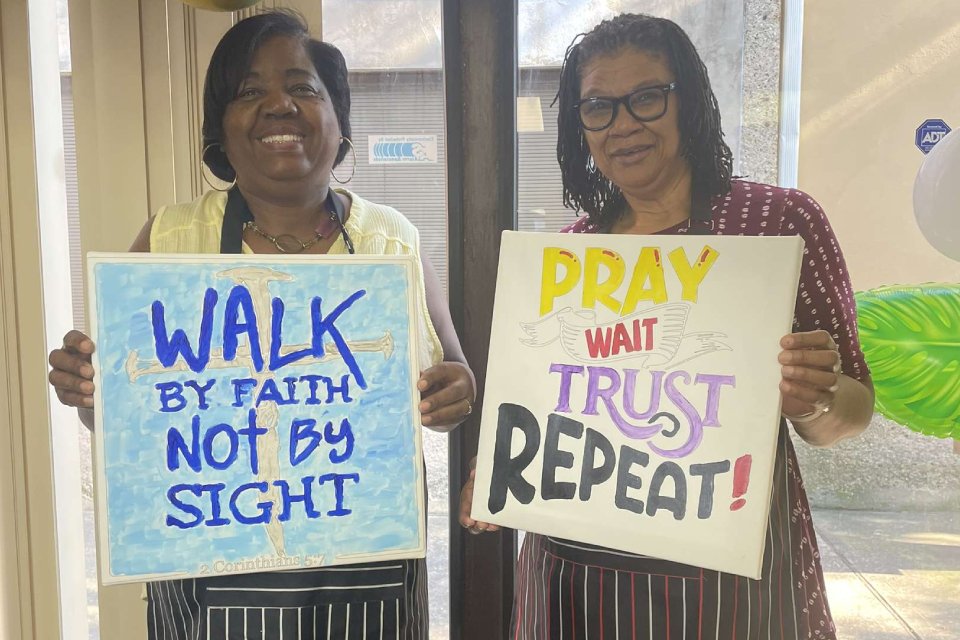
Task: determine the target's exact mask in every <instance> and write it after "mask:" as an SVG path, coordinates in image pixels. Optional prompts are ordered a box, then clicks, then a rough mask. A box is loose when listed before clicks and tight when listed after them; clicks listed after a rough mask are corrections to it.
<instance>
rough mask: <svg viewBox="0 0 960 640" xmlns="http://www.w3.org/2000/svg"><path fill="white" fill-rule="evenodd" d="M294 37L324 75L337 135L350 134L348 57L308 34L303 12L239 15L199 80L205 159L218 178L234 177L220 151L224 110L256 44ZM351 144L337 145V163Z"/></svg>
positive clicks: (322, 76)
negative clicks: (245, 16)
mask: <svg viewBox="0 0 960 640" xmlns="http://www.w3.org/2000/svg"><path fill="white" fill-rule="evenodd" d="M278 36H283V37H288V38H296V39H298V40H300V41H301V42H302V43H303V46H304V48H305V49H306V51H307V55H309V56H310V59H311V60H312V61H313V66H314V67H315V68H316V70H317V75H319V76H320V79H321V80H322V81H323V84H324V86H325V87H326V88H327V92H328V93H329V94H330V100H331V102H332V103H333V110H334V112H335V113H336V114H337V122H339V123H340V135H342V136H343V137H345V138H349V137H350V133H351V132H350V85H349V84H348V82H347V63H346V61H345V60H344V59H343V54H342V53H340V50H339V49H337V48H336V47H335V46H333V45H332V44H330V43H327V42H322V41H320V40H317V39H315V38H313V37H311V36H310V31H309V28H308V27H307V23H306V21H305V20H304V19H303V17H302V16H301V15H300V14H298V13H296V12H294V11H290V10H288V9H272V10H269V11H264V12H263V13H259V14H257V15H255V16H251V17H249V18H246V19H244V20H241V21H240V22H238V23H237V24H235V25H233V26H232V27H230V29H229V30H228V31H227V32H226V33H225V34H224V35H223V37H222V38H221V39H220V42H219V43H218V44H217V48H216V49H215V50H214V52H213V56H211V58H210V66H209V67H207V78H206V81H205V82H204V86H203V158H202V160H203V162H205V163H206V164H207V166H208V167H210V171H212V172H213V174H214V175H215V176H217V177H218V178H220V179H221V180H226V181H227V182H230V181H232V180H233V179H234V178H235V177H236V173H235V172H234V170H233V167H231V166H230V161H229V160H227V156H226V154H225V153H224V152H223V147H222V146H221V145H222V144H223V116H224V114H225V113H226V111H227V105H229V104H230V103H231V102H233V100H234V99H235V98H236V97H237V93H238V92H239V91H240V88H241V85H242V84H243V81H244V79H245V78H246V77H247V74H248V73H249V72H250V65H251V64H252V63H253V57H254V55H255V54H256V52H257V49H258V48H259V47H260V45H262V44H263V43H264V42H266V41H267V40H269V39H270V38H275V37H278ZM348 148H349V144H348V143H346V142H344V143H342V144H341V145H340V149H338V151H337V157H336V159H335V160H334V163H333V166H334V167H336V166H337V165H339V164H340V162H341V161H342V160H343V158H344V156H345V155H346V154H347V150H348Z"/></svg>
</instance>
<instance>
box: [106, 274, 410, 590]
mask: <svg viewBox="0 0 960 640" xmlns="http://www.w3.org/2000/svg"><path fill="white" fill-rule="evenodd" d="M244 266H256V267H261V268H262V265H244V264H242V263H238V264H237V265H230V266H225V265H223V264H207V263H193V264H172V263H167V264H117V263H109V262H102V263H100V264H98V265H97V266H96V267H95V278H96V286H97V291H98V301H97V305H98V308H97V314H98V318H97V323H98V332H97V333H98V335H97V340H98V344H97V350H98V357H99V363H100V365H99V366H100V370H99V371H100V376H101V377H100V383H99V385H100V386H99V390H100V392H101V393H102V394H103V399H104V400H103V404H104V407H105V410H104V412H103V416H102V420H103V433H102V437H103V439H104V440H103V447H104V451H103V454H104V460H105V475H106V480H107V504H106V508H107V509H108V516H109V526H108V529H109V531H108V536H109V544H110V560H111V574H112V575H115V576H121V575H122V576H130V575H138V574H156V573H168V572H179V571H189V572H191V573H194V572H199V573H200V574H205V573H214V572H221V571H224V570H230V569H231V568H238V567H232V566H231V565H228V564H226V563H227V562H236V561H239V560H244V561H246V562H247V565H246V566H247V569H248V570H249V568H250V564H249V563H250V562H261V564H262V568H270V567H271V566H278V565H272V564H270V563H271V562H274V561H275V560H276V558H278V557H288V558H300V560H299V561H300V562H302V563H309V564H316V563H319V562H320V561H321V559H323V560H322V562H323V563H324V564H329V563H330V562H332V561H333V556H334V554H335V553H336V555H350V554H356V553H370V552H380V551H390V550H397V549H411V548H416V547H417V546H418V544H419V538H418V521H419V518H420V515H419V511H418V504H417V500H416V495H417V491H418V490H419V487H418V486H417V471H418V470H417V464H418V463H417V462H416V461H415V451H416V441H415V439H414V435H415V433H416V432H415V429H416V428H419V427H418V426H416V427H415V425H413V424H412V422H413V420H412V417H411V408H410V407H411V402H412V399H411V384H412V381H411V370H410V360H409V359H410V357H412V356H411V355H410V354H411V351H412V345H410V344H408V322H410V319H409V318H408V316H407V308H408V307H407V299H406V291H407V287H408V283H407V278H406V271H405V268H404V267H403V266H402V265H396V264H393V265H391V264H371V265H344V264H341V265H338V264H322V265H318V264H309V265H303V264H284V265H283V266H282V267H279V266H277V265H276V264H275V263H274V265H273V266H274V268H275V269H277V270H279V271H282V272H283V273H285V274H288V275H289V276H290V277H289V278H288V279H287V280H274V281H272V282H270V283H269V284H268V285H267V286H268V287H269V295H270V297H271V298H273V297H277V298H279V299H281V300H282V301H283V304H284V307H285V308H284V312H283V322H282V325H281V326H282V342H283V344H284V345H285V347H286V348H285V349H284V350H280V351H279V352H278V354H277V355H280V356H283V355H286V356H288V357H292V356H290V351H293V350H295V349H293V348H291V347H292V346H293V347H296V348H297V349H310V348H311V346H312V330H313V324H314V323H313V321H312V320H311V301H312V300H313V299H314V298H315V297H316V296H319V297H320V298H321V300H320V304H319V310H320V317H325V315H326V314H330V313H331V312H332V311H333V310H334V308H335V307H336V306H337V305H339V304H340V303H341V302H342V301H344V300H346V299H348V298H349V297H350V296H352V295H355V294H357V292H358V291H359V290H361V289H362V290H364V291H365V293H364V294H362V295H361V297H359V298H358V299H357V300H356V301H355V302H354V303H353V304H352V306H350V307H349V308H347V309H346V310H345V311H343V313H342V314H341V315H340V316H339V317H337V318H336V319H335V321H334V322H333V326H334V327H335V329H336V330H337V331H339V333H340V334H341V335H342V337H343V339H344V340H346V341H347V343H348V344H353V345H357V348H353V349H352V353H353V356H354V358H355V361H356V367H357V368H358V369H359V372H361V373H362V377H363V379H364V380H365V383H366V386H367V388H366V389H362V388H361V387H360V384H359V382H358V380H357V376H356V375H355V374H356V371H351V369H350V368H349V367H348V364H347V363H346V362H345V359H344V358H342V357H337V356H336V355H333V356H332V357H329V356H328V357H327V359H326V360H325V361H322V362H319V363H317V362H316V361H315V359H314V358H312V356H307V357H306V358H305V359H301V360H299V361H297V362H293V363H290V364H286V365H283V366H280V367H279V368H277V369H276V370H275V371H273V372H272V373H271V372H269V371H267V369H268V368H269V360H270V355H269V354H270V349H269V345H265V349H264V350H263V359H264V365H263V369H264V372H263V373H261V375H260V376H259V377H257V376H251V374H252V373H255V372H254V371H251V369H250V367H251V365H250V364H249V358H248V364H247V365H246V366H245V367H244V366H232V367H228V368H215V366H214V365H215V363H216V362H218V361H220V360H222V356H223V355H224V354H223V353H222V351H221V348H222V347H223V339H224V307H225V306H226V301H227V299H228V297H229V296H230V295H231V290H232V289H233V288H234V287H235V286H237V283H236V282H235V281H234V280H232V279H231V278H229V277H218V276H217V274H218V273H220V272H223V271H225V270H227V269H233V268H236V267H244ZM208 287H210V288H213V289H215V290H216V298H217V302H216V305H215V306H213V310H214V311H213V314H212V318H213V322H212V332H211V354H210V361H209V363H208V365H207V366H206V368H205V369H204V370H203V371H200V372H198V373H195V372H193V371H189V370H187V371H170V370H162V369H163V365H160V364H158V363H157V354H156V349H155V335H154V332H155V316H154V315H153V314H154V313H155V310H154V309H153V307H152V305H153V303H154V302H155V301H161V303H162V304H163V317H164V320H165V325H166V334H168V335H169V334H172V333H173V332H174V331H175V330H176V329H182V330H183V331H184V333H185V335H186V337H187V338H188V342H189V344H190V346H191V347H192V350H193V351H194V353H196V352H197V349H198V346H197V341H198V334H199V333H200V327H201V323H202V320H201V315H202V314H201V309H202V307H203V304H204V295H205V291H206V290H207V288H208ZM248 288H249V289H250V290H255V287H254V286H252V285H251V286H249V287H248ZM253 298H256V295H255V294H254V295H253ZM237 299H239V297H238V298H237ZM210 300H212V298H211V299H210ZM210 300H208V303H209V302H210ZM243 311H244V307H243V306H242V305H241V307H240V311H239V312H238V314H235V315H236V317H235V318H234V324H233V325H231V326H232V327H233V329H232V330H231V331H230V333H232V334H234V335H239V340H238V342H239V350H240V351H241V352H242V349H243V348H244V347H245V346H246V345H247V336H248V332H246V331H243V330H242V325H243V324H244V322H249V321H250V320H251V319H250V318H247V314H245V313H244V312H243ZM273 313H275V311H274V312H272V313H266V314H265V313H264V312H263V309H262V308H260V309H258V312H257V316H256V317H257V328H258V331H259V332H260V333H261V334H267V335H268V336H269V334H270V333H271V329H270V327H271V324H270V321H269V319H267V318H263V317H261V316H262V315H272V314H273ZM238 327H240V328H241V329H238ZM388 333H389V338H392V342H393V345H392V354H390V355H389V357H388V355H387V353H386V352H385V351H387V350H389V349H386V348H385V344H386V342H385V341H384V338H385V337H386V336H387V334H388ZM322 337H323V340H324V343H325V345H326V346H327V348H328V349H329V348H330V345H332V344H333V341H332V340H331V334H327V335H325V336H322ZM378 341H379V342H378ZM262 342H263V341H262ZM265 342H269V340H266V341H265ZM133 351H136V352H137V356H136V359H137V361H136V363H135V364H131V363H128V359H130V358H131V352H133ZM241 355H242V353H241ZM180 361H182V358H180V357H178V362H180ZM128 368H130V369H131V370H134V371H137V372H138V373H136V374H134V376H135V377H134V379H133V380H132V381H131V375H130V374H129V373H128ZM158 369H161V371H157V370H158ZM311 376H312V377H311ZM245 378H255V383H254V382H249V381H243V379H245ZM267 378H272V379H273V380H274V383H275V385H276V386H275V387H270V386H269V385H270V383H269V382H266V381H265V380H266V379H267ZM327 379H329V380H330V382H327V381H326V380H327ZM211 380H212V381H213V382H212V383H211V382H210V381H211ZM238 381H239V382H238ZM344 381H346V389H344V388H343V387H344V384H343V383H344ZM174 383H178V384H174ZM191 384H192V385H193V386H194V387H196V388H199V389H203V388H204V387H208V390H207V391H206V392H205V393H204V396H205V398H204V405H205V407H206V408H204V406H201V403H200V401H199V395H198V392H197V391H195V390H194V389H193V388H191V387H190V386H189V385H191ZM254 384H255V385H256V386H254ZM158 385H159V386H158ZM178 387H180V388H181V390H182V393H180V394H179V395H178V393H177V389H178ZM161 388H162V389H164V391H163V393H161ZM261 390H263V391H264V393H266V396H265V398H264V401H263V402H262V403H261V404H260V405H259V406H258V407H257V412H258V413H259V414H261V415H260V417H259V422H258V418H257V417H256V416H255V417H254V418H253V426H254V427H255V428H258V429H268V433H267V434H263V433H257V432H255V431H251V430H250V429H249V426H250V420H251V418H250V410H251V408H252V407H253V406H254V405H255V403H256V401H257V397H258V393H259V392H260V391H261ZM161 396H163V397H161ZM237 404H239V405H240V406H236V405H237ZM178 408H179V410H176V409H178ZM344 419H346V420H347V422H348V423H349V427H347V426H345V424H344V422H343V421H344ZM309 420H314V421H316V428H315V430H313V431H311V429H310V428H309V423H308V422H307V421H309ZM274 421H275V423H276V428H275V429H276V438H275V444H276V447H277V452H276V453H272V452H271V451H270V444H269V443H270V441H271V440H272V439H273V436H272V434H270V433H269V427H270V425H271V424H272V422H274ZM298 421H299V425H300V426H299V427H297V429H296V431H297V432H298V433H299V436H300V437H299V438H298V439H294V438H292V434H293V433H294V431H295V429H294V426H295V423H297V422H298ZM195 422H196V425H197V427H198V433H199V438H197V439H196V441H194V438H193V435H194V433H193V429H194V423H195ZM328 422H329V423H330V427H328V428H327V432H326V433H325V434H324V427H325V426H326V424H327V423H328ZM218 425H219V426H218ZM245 427H247V433H246V434H244V433H242V430H243V429H244V428H245ZM171 429H175V430H176V431H175V433H174V436H173V438H171ZM348 432H349V433H350V434H352V436H353V442H352V443H351V442H350V438H349V437H347V434H348ZM204 438H208V440H209V444H210V446H209V447H208V453H209V457H207V456H205V455H204V454H203V440H204ZM291 440H294V441H295V442H294V444H295V446H294V448H293V450H291ZM171 442H173V443H174V444H173V445H171V444H170V443H171ZM251 442H253V443H254V444H255V447H256V457H257V461H258V463H259V465H258V466H259V469H258V472H260V474H263V475H265V476H267V477H259V478H258V474H256V473H253V469H252V457H253V456H252V451H251V446H250V445H251ZM351 444H352V450H351ZM311 446H315V448H314V449H313V450H312V451H311V450H310V447H311ZM168 449H169V450H170V451H172V453H171V452H170V451H168ZM231 452H235V454H236V455H235V458H234V459H233V461H232V462H230V460H229V456H230V453H231ZM270 463H272V464H273V465H278V469H279V475H278V477H276V478H274V477H273V474H271V473H267V472H266V471H265V469H266V470H269V467H270ZM191 465H192V466H191ZM197 466H199V467H200V470H199V471H196V470H195V468H194V467H197ZM216 467H220V468H216ZM321 478H325V480H324V481H323V483H322V484H321V482H320V479H321ZM272 479H282V481H286V483H287V484H286V485H283V484H278V483H274V482H272V481H271V482H268V484H267V485H265V486H264V485H259V484H256V483H258V482H266V481H268V480H272ZM282 481H281V483H282ZM254 484H256V486H253V485H254ZM285 486H286V487H289V490H286V489H285V488H284V487H285ZM270 487H274V490H275V491H276V492H277V493H278V494H279V498H278V499H277V501H276V504H273V505H272V506H266V505H267V504H269V503H270V502H271V500H270V495H269V494H264V493H263V492H262V489H263V488H270ZM305 487H308V488H309V491H307V490H306V489H305ZM307 493H309V499H307V498H303V497H301V498H298V496H304V495H305V494H307ZM311 502H312V504H311ZM338 502H339V503H338ZM101 508H103V505H101ZM265 509H271V510H279V511H280V512H281V513H283V514H284V515H285V516H288V518H287V519H286V520H285V521H284V522H282V523H280V524H279V525H278V524H276V523H274V524H270V525H267V524H264V523H262V522H260V520H265V519H267V518H265V517H264V515H263V514H264V512H265ZM348 512H349V513H348ZM280 519H281V520H283V519H284V516H281V518H280ZM185 524H189V525H191V526H189V527H184V525H185ZM257 558H260V559H262V561H257V560H256V559H257ZM271 558H272V559H273V560H270V559H271ZM263 563H266V564H263ZM301 566H302V565H301Z"/></svg>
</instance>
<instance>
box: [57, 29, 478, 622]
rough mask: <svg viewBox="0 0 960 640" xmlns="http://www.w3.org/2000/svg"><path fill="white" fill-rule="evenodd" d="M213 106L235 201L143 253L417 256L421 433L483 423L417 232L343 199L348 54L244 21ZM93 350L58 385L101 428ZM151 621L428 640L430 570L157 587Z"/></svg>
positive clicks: (216, 149)
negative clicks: (340, 173)
mask: <svg viewBox="0 0 960 640" xmlns="http://www.w3.org/2000/svg"><path fill="white" fill-rule="evenodd" d="M203 102H204V126H203V137H204V145H205V148H204V151H203V161H204V162H205V164H206V165H207V168H208V169H209V170H210V171H211V172H212V173H214V174H215V175H216V176H217V177H218V178H220V179H222V180H224V181H226V182H227V183H232V186H231V187H230V188H229V189H228V190H227V191H209V192H207V193H206V194H204V195H202V196H201V197H200V198H198V199H197V200H195V201H193V202H191V203H188V204H180V205H174V206H170V207H166V208H164V209H162V210H161V211H160V212H159V213H158V214H157V215H156V216H154V217H153V218H151V219H150V220H149V221H148V222H147V224H146V225H145V226H144V227H143V230H142V231H141V233H140V235H139V236H138V237H137V239H136V240H135V241H134V243H133V247H132V248H131V251H140V252H155V253H257V254H285V253H296V254H301V255H307V254H315V255H318V256H319V255H322V254H343V253H357V254H379V255H415V256H419V257H420V259H421V261H422V265H423V269H422V274H421V284H423V285H425V286H421V287H420V290H421V293H420V300H419V301H418V304H417V308H418V317H417V318H416V319H415V320H414V322H416V324H417V327H418V338H419V339H418V341H417V342H418V343H419V353H418V355H419V360H420V368H421V371H422V374H421V376H420V379H419V381H418V388H419V389H420V392H421V403H420V407H419V408H420V412H421V420H422V423H423V425H424V426H426V427H429V428H432V429H435V430H438V431H449V430H450V429H453V428H454V427H455V426H456V425H457V424H459V423H460V422H461V421H462V420H463V419H464V418H465V417H466V416H467V415H468V414H469V413H470V412H471V409H472V403H473V401H474V397H475V390H474V381H473V374H472V373H471V371H470V369H469V367H468V366H467V363H466V360H465V358H464V356H463V352H462V350H461V348H460V343H459V340H458V338H457V335H456V332H455V331H454V328H453V323H452V321H451V319H450V313H449V310H448V309H447V306H446V301H445V297H444V295H443V291H442V289H441V288H440V283H439V281H438V279H437V276H436V274H435V272H434V271H433V269H432V267H431V266H430V263H429V261H428V260H427V258H426V256H422V255H420V254H419V251H420V246H419V235H418V233H417V230H416V228H414V226H413V225H412V224H411V223H410V222H409V221H408V220H407V219H406V218H404V217H403V216H402V215H401V214H400V213H399V212H397V211H396V210H394V209H392V208H390V207H386V206H382V205H378V204H374V203H372V202H369V201H367V200H364V199H363V198H361V197H360V196H358V195H357V194H354V193H351V192H349V191H347V190H346V189H336V190H334V189H333V188H331V186H330V178H331V176H332V175H333V172H334V169H335V168H337V167H339V165H340V163H341V161H343V160H344V157H345V156H346V155H347V153H348V151H349V150H350V149H351V147H352V145H351V144H350V140H349V138H350V88H349V86H348V85H347V67H346V63H345V62H344V59H343V56H342V55H341V53H340V51H338V50H337V49H336V48H335V47H334V46H332V45H330V44H327V43H325V42H320V41H317V40H314V39H312V38H311V37H310V35H309V33H308V31H307V27H306V25H305V24H304V22H303V21H302V19H300V18H299V17H298V16H297V15H295V14H291V13H286V12H283V11H269V12H266V13H262V14H260V15H256V16H254V17H251V18H247V19H245V20H242V21H240V22H238V23H237V24H236V25H234V26H233V27H232V28H231V29H230V30H229V31H228V32H227V33H226V34H225V35H224V36H223V38H222V39H221V41H220V43H219V44H218V45H217V48H216V50H215V51H214V53H213V57H212V59H211V61H210V65H209V68H208V72H207V78H206V85H205V88H204V99H203ZM354 160H355V158H354ZM424 289H425V294H424V293H422V291H423V290H424ZM93 349H94V345H93V343H92V341H91V340H90V338H89V337H87V336H86V335H84V334H82V333H80V332H78V331H72V332H70V333H68V334H67V335H66V336H65V337H64V341H63V346H62V347H61V348H59V349H55V350H54V351H53V352H52V353H51V354H50V364H51V366H52V371H51V373H50V382H51V384H52V385H53V386H54V387H55V388H56V391H57V395H58V396H59V398H60V400H61V402H63V403H64V404H67V405H72V406H76V407H79V408H80V409H81V416H82V417H83V418H85V423H86V424H87V425H88V426H92V424H91V422H90V418H91V412H90V407H92V406H93V391H94V386H93V382H92V378H93V368H92V367H91V364H90V354H91V353H92V352H93ZM409 499H410V500H415V496H409ZM147 605H148V607H147V626H148V637H149V638H151V640H154V639H155V640H193V639H195V638H206V639H207V640H228V639H232V638H241V637H242V638H262V639H264V640H292V639H295V638H297V639H299V638H307V637H309V638H338V639H340V638H354V639H362V638H395V639H396V640H400V639H409V640H425V639H426V638H428V637H429V631H428V621H429V615H428V608H427V571H426V564H425V562H424V560H423V559H422V558H421V559H409V560H403V559H401V560H396V561H389V562H377V563H362V564H357V565H346V566H339V567H335V568H332V569H329V568H319V569H304V570H297V571H287V572H264V573H252V574H246V575H225V576H217V577H211V578H198V579H185V580H168V581H162V582H153V583H151V584H150V585H149V587H148V590H147ZM351 607H352V608H351Z"/></svg>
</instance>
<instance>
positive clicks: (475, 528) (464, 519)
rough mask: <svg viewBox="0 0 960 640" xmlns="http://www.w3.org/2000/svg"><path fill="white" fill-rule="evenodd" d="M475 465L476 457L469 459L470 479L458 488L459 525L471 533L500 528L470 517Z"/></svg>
mask: <svg viewBox="0 0 960 640" xmlns="http://www.w3.org/2000/svg"><path fill="white" fill-rule="evenodd" d="M476 466H477V459H476V458H474V459H473V460H471V461H470V479H469V480H467V483H466V484H465V485H463V489H461V490H460V526H461V527H463V528H464V529H466V530H467V531H469V532H470V533H473V534H478V533H483V532H485V531H491V532H492V531H497V530H498V529H500V527H498V526H497V525H495V524H490V523H488V522H479V521H477V520H474V519H473V518H471V517H470V510H471V509H472V508H473V484H474V481H475V479H476V475H477V469H476Z"/></svg>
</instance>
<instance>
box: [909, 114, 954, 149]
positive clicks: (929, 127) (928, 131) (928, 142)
mask: <svg viewBox="0 0 960 640" xmlns="http://www.w3.org/2000/svg"><path fill="white" fill-rule="evenodd" d="M948 133H950V127H949V126H947V123H946V122H944V121H943V120H940V119H939V118H932V119H929V120H924V121H923V124H921V125H920V126H919V127H917V135H916V139H915V142H916V145H917V148H918V149H920V151H923V152H924V153H925V154H927V153H930V150H931V149H933V147H934V146H936V144H937V143H938V142H940V140H942V139H943V136H945V135H947V134H948Z"/></svg>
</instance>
